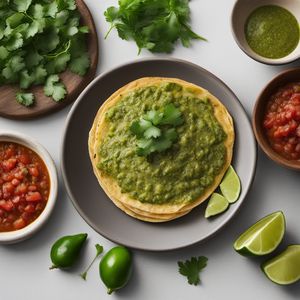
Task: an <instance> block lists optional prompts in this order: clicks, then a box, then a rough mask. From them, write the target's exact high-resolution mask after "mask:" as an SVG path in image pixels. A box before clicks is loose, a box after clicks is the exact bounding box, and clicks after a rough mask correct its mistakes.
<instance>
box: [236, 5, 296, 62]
mask: <svg viewBox="0 0 300 300" xmlns="http://www.w3.org/2000/svg"><path fill="white" fill-rule="evenodd" d="M264 5H278V6H281V7H283V8H286V9H287V10H288V11H290V12H291V13H292V14H293V15H294V16H295V17H296V19H297V20H298V23H300V3H299V0H237V1H236V3H235V5H234V8H233V11H232V15H231V28H232V34H233V37H234V39H235V41H236V43H237V44H238V46H239V47H240V48H241V49H242V50H243V51H244V52H245V53H246V54H247V55H248V56H250V57H251V58H253V59H255V60H256V61H259V62H261V63H264V64H268V65H282V64H287V63H290V62H293V61H295V60H297V59H299V58H300V42H299V43H298V46H297V48H296V49H295V50H294V51H293V52H292V53H291V54H289V55H288V56H285V57H283V58H279V59H270V58H265V57H263V56H260V55H259V54H257V53H255V52H254V51H253V50H252V49H251V48H250V47H249V45H248V43H247V40H246V37H245V24H246V21H247V19H248V17H249V15H250V14H251V13H252V12H253V11H254V10H255V9H256V8H258V7H260V6H264Z"/></svg>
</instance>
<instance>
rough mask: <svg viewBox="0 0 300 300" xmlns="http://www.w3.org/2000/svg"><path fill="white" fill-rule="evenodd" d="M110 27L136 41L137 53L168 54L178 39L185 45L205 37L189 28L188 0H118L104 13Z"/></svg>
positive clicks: (127, 38) (120, 34) (123, 36)
mask: <svg viewBox="0 0 300 300" xmlns="http://www.w3.org/2000/svg"><path fill="white" fill-rule="evenodd" d="M104 15H105V17H106V21H107V22H110V23H111V28H110V30H109V31H108V33H107V35H108V34H109V33H110V31H111V30H112V29H113V28H116V29H117V31H118V34H119V37H120V38H121V39H123V40H132V39H133V40H135V42H136V44H137V46H138V48H139V52H140V51H141V49H142V48H146V49H148V50H149V51H151V52H166V53H170V52H171V51H172V50H173V48H174V43H175V42H176V41H177V40H180V41H181V43H182V44H183V45H184V46H185V47H189V46H190V41H191V40H192V39H199V40H205V39H204V38H203V37H201V36H199V35H198V34H196V33H195V32H193V31H192V30H191V27H190V25H189V21H190V9H189V1H188V0H119V7H118V8H117V7H109V8H108V9H107V10H106V11H105V13H104Z"/></svg>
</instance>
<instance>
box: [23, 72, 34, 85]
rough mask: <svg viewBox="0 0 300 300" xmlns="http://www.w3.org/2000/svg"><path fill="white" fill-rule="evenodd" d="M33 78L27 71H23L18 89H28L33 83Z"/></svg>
mask: <svg viewBox="0 0 300 300" xmlns="http://www.w3.org/2000/svg"><path fill="white" fill-rule="evenodd" d="M33 81H34V77H32V76H31V75H29V74H28V71H27V70H24V71H22V72H21V74H20V88H21V89H28V88H29V87H30V85H31V84H32V83H33Z"/></svg>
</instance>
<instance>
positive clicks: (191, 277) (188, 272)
mask: <svg viewBox="0 0 300 300" xmlns="http://www.w3.org/2000/svg"><path fill="white" fill-rule="evenodd" d="M207 261H208V258H207V257H205V256H199V257H197V258H196V257H192V258H191V260H186V261H185V262H182V261H179V262H178V263H177V264H178V267H179V273H180V274H181V275H183V276H186V277H187V279H188V283H189V284H192V285H198V284H199V283H200V277H199V273H200V272H201V271H202V270H203V269H204V268H205V267H206V265H207Z"/></svg>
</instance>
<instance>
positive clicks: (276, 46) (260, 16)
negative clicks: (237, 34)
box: [245, 5, 300, 59]
mask: <svg viewBox="0 0 300 300" xmlns="http://www.w3.org/2000/svg"><path fill="white" fill-rule="evenodd" d="M245 35H246V40H247V42H248V44H249V46H250V48H251V49H252V50H253V51H254V52H256V53H257V54H259V55H261V56H263V57H266V58H272V59H278V58H282V57H285V56H287V55H289V54H290V53H292V52H293V51H294V50H295V49H296V47H297V46H298V43H299V35H300V33H299V24H298V21H297V19H296V18H295V17H294V15H292V14H291V13H290V12H289V11H288V10H286V9H285V8H282V7H280V6H276V5H266V6H261V7H259V8H257V9H255V10H254V11H253V12H252V13H251V14H250V16H249V17H248V20H247V22H246V25H245Z"/></svg>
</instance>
